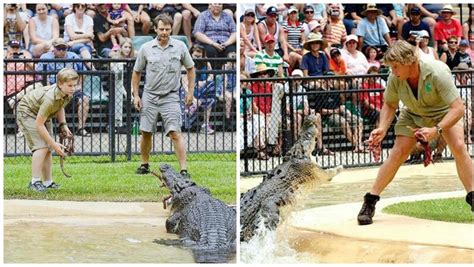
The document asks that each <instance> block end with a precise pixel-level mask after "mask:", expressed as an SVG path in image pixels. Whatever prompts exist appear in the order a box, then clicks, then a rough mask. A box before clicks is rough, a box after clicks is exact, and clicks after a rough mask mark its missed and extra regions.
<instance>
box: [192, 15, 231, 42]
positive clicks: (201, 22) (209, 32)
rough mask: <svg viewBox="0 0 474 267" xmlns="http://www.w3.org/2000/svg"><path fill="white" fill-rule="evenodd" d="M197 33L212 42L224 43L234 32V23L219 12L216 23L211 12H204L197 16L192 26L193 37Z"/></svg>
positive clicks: (227, 16)
mask: <svg viewBox="0 0 474 267" xmlns="http://www.w3.org/2000/svg"><path fill="white" fill-rule="evenodd" d="M198 32H200V33H203V34H205V35H206V36H207V37H209V38H211V40H212V41H214V42H217V43H224V42H226V41H227V40H228V39H229V37H230V36H231V35H232V33H234V32H235V22H234V20H233V19H232V17H230V16H229V15H228V14H227V13H225V12H221V15H220V17H219V20H218V21H216V20H215V19H213V18H212V14H211V12H210V11H209V10H206V11H204V12H202V13H201V15H199V17H198V18H197V20H196V23H195V24H194V30H193V35H196V33H198Z"/></svg>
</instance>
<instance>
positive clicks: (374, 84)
mask: <svg viewBox="0 0 474 267" xmlns="http://www.w3.org/2000/svg"><path fill="white" fill-rule="evenodd" d="M367 74H374V75H376V74H379V69H378V68H377V67H375V66H371V67H370V68H369V70H368V71H367ZM378 78H379V79H380V77H378ZM362 89H363V90H362V92H361V93H359V100H360V102H361V106H362V116H364V117H365V118H367V119H368V121H369V123H370V125H375V126H376V127H375V128H377V127H378V125H379V119H380V110H381V109H382V104H383V92H373V91H372V92H368V91H367V90H368V89H385V86H384V85H383V84H382V83H381V82H378V81H377V77H370V78H367V79H366V80H365V81H364V82H363V83H362Z"/></svg>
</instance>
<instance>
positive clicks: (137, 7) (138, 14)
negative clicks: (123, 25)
mask: <svg viewBox="0 0 474 267" xmlns="http://www.w3.org/2000/svg"><path fill="white" fill-rule="evenodd" d="M128 7H129V8H130V11H129V12H130V14H131V16H132V18H133V21H134V22H135V23H136V24H141V25H142V34H143V35H148V33H150V28H151V18H150V16H149V15H148V13H147V12H146V7H145V5H144V4H128Z"/></svg>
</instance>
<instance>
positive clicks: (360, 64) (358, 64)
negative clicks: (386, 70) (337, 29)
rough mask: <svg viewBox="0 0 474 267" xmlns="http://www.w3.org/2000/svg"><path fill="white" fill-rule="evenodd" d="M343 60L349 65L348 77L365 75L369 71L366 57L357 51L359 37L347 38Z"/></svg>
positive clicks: (350, 36)
mask: <svg viewBox="0 0 474 267" xmlns="http://www.w3.org/2000/svg"><path fill="white" fill-rule="evenodd" d="M341 54H342V58H343V59H344V61H345V62H346V65H347V74H348V75H363V74H366V73H367V70H368V69H369V63H368V62H367V59H366V57H365V56H364V54H362V53H361V52H360V51H358V50H357V36H355V35H349V36H347V39H346V43H345V46H344V48H343V49H342V50H341Z"/></svg>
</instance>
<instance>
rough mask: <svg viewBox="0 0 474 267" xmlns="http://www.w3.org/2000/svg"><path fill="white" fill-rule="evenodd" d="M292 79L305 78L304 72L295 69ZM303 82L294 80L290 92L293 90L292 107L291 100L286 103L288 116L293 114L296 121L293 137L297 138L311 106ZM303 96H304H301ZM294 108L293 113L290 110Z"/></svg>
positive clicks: (288, 99)
mask: <svg viewBox="0 0 474 267" xmlns="http://www.w3.org/2000/svg"><path fill="white" fill-rule="evenodd" d="M291 77H295V78H303V71H301V70H300V69H295V70H293V72H292V73H291ZM301 83H302V80H301V79H296V80H293V83H292V85H293V86H291V87H290V90H292V92H293V94H297V95H293V98H292V99H291V102H292V103H291V105H290V98H289V97H288V98H287V103H286V113H287V114H288V115H291V114H293V120H294V125H293V136H294V137H297V136H298V133H299V131H300V129H301V126H302V123H303V117H304V116H306V115H309V104H308V97H307V96H306V95H304V93H306V90H305V89H304V88H303V86H302V85H301ZM300 94H303V95H300ZM291 107H293V111H290V108H291Z"/></svg>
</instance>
